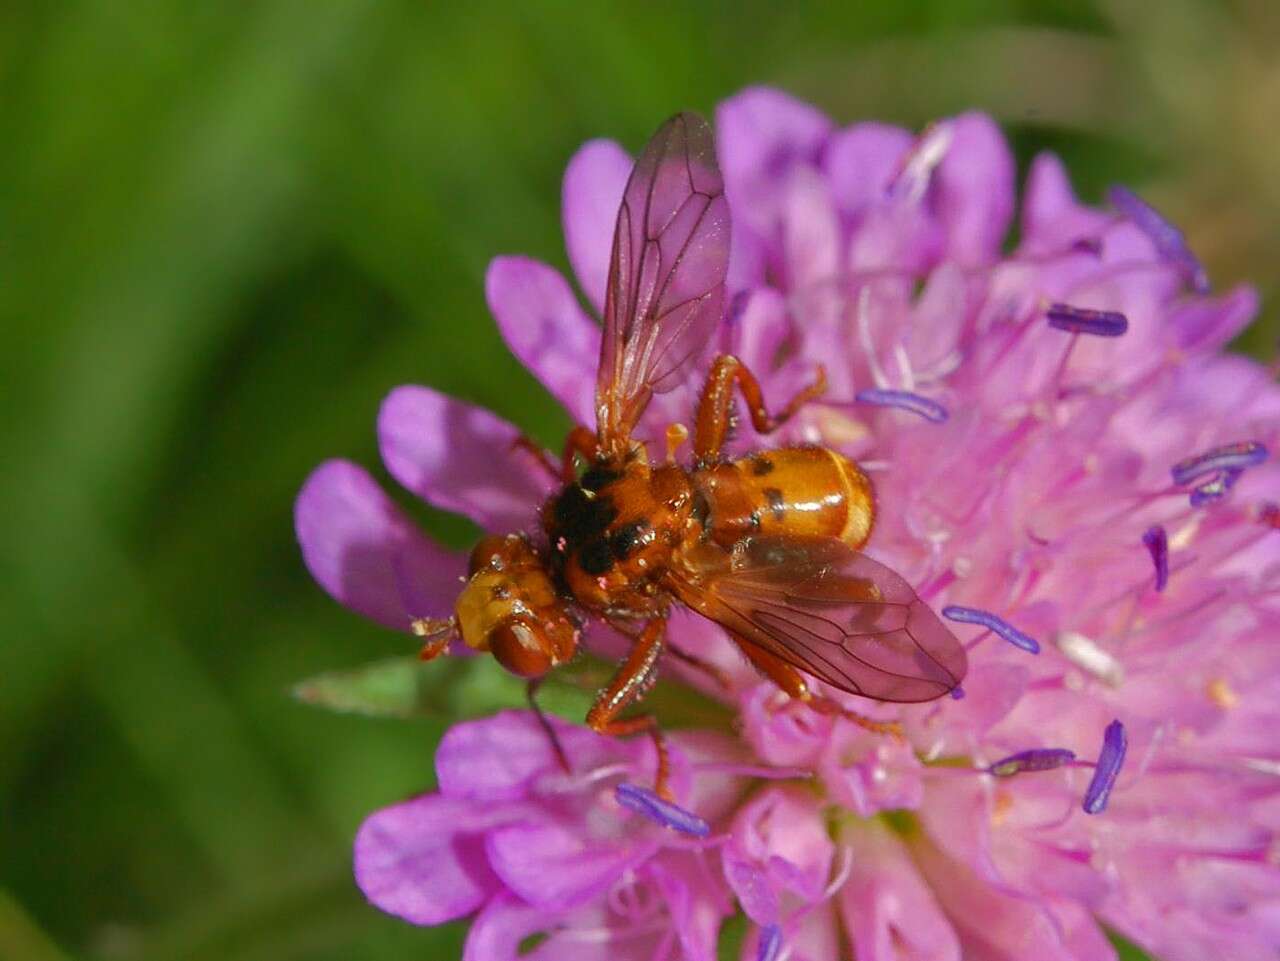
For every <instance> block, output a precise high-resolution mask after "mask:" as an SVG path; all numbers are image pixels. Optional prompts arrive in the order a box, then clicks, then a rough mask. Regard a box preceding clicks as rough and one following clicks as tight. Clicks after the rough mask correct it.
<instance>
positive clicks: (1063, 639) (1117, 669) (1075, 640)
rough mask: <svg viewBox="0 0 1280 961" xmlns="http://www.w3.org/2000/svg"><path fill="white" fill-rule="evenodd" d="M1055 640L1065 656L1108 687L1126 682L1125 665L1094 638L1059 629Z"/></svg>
mask: <svg viewBox="0 0 1280 961" xmlns="http://www.w3.org/2000/svg"><path fill="white" fill-rule="evenodd" d="M1053 641H1054V644H1055V645H1056V646H1057V648H1058V650H1059V651H1061V652H1062V656H1063V657H1065V658H1066V659H1067V660H1068V661H1070V662H1071V663H1072V664H1074V665H1075V666H1076V667H1078V668H1080V669H1081V670H1082V671H1085V672H1086V673H1088V674H1092V675H1093V676H1094V677H1096V678H1097V679H1098V680H1100V681H1102V682H1103V683H1104V684H1106V685H1107V686H1108V687H1119V686H1120V685H1121V684H1123V683H1124V665H1123V664H1121V663H1120V662H1119V661H1117V660H1116V659H1115V658H1114V657H1112V656H1111V655H1110V654H1108V653H1107V652H1106V651H1104V650H1103V649H1102V648H1101V647H1099V646H1098V643H1097V641H1095V640H1093V638H1091V637H1087V636H1085V635H1084V634H1081V633H1079V632H1078V631H1059V632H1058V634H1057V636H1056V637H1054V639H1053Z"/></svg>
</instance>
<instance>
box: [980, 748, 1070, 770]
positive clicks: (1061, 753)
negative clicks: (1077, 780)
mask: <svg viewBox="0 0 1280 961" xmlns="http://www.w3.org/2000/svg"><path fill="white" fill-rule="evenodd" d="M1075 759H1076V752H1075V751H1068V750H1067V749H1066V748H1064V747H1036V748H1032V749H1031V750H1029V751H1019V752H1018V753H1017V754H1010V755H1009V756H1008V757H1005V758H1001V759H1000V760H999V761H996V763H995V764H992V765H991V766H990V767H988V768H987V773H988V774H994V775H995V776H996V777H1013V776H1014V775H1015V774H1021V773H1022V772H1023V771H1052V770H1053V769H1054V768H1058V767H1062V765H1064V764H1066V763H1068V762H1070V761H1074V760H1075Z"/></svg>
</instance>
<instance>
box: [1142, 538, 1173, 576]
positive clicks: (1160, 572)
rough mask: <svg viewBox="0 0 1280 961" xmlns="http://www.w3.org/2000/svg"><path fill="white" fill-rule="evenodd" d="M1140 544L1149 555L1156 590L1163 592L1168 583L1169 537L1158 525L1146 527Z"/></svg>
mask: <svg viewBox="0 0 1280 961" xmlns="http://www.w3.org/2000/svg"><path fill="white" fill-rule="evenodd" d="M1142 543H1143V544H1145V545H1147V550H1148V551H1149V552H1150V553H1151V563H1152V564H1154V565H1155V568H1156V590H1157V591H1163V590H1164V589H1165V587H1166V586H1167V585H1168V583H1169V537H1168V535H1167V534H1165V532H1164V528H1163V527H1161V526H1160V525H1159V524H1156V525H1155V526H1154V527H1148V528H1147V530H1146V533H1144V534H1143V535H1142Z"/></svg>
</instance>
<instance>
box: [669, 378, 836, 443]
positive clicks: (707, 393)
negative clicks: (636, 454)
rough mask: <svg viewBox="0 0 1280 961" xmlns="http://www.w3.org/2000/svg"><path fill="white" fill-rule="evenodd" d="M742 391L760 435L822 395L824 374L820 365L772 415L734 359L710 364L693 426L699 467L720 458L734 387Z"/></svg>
mask: <svg viewBox="0 0 1280 961" xmlns="http://www.w3.org/2000/svg"><path fill="white" fill-rule="evenodd" d="M735 385H736V386H737V387H738V389H739V390H740V391H742V397H743V399H744V400H745V401H746V402H747V409H748V410H749V411H750V412H751V423H752V425H753V426H754V427H755V429H756V430H757V431H758V432H759V433H761V434H768V433H772V432H773V431H775V430H777V429H778V428H779V427H781V426H782V425H783V424H785V423H786V422H787V421H788V420H789V419H790V418H791V417H792V416H793V415H794V414H795V412H796V411H798V410H799V409H800V408H801V407H802V406H804V404H805V403H806V402H807V401H810V400H812V399H813V398H815V397H818V396H819V395H821V394H822V393H823V392H824V391H825V390H826V389H827V373H826V371H825V370H824V369H823V368H822V366H821V365H819V366H818V374H817V376H816V377H815V378H814V380H813V383H812V384H810V385H809V386H808V387H806V388H804V389H803V390H801V391H800V392H799V393H798V394H796V395H795V396H794V397H792V398H791V400H790V401H789V402H788V403H787V405H786V406H785V407H784V408H782V410H781V411H780V412H779V413H778V414H777V415H771V414H770V413H769V409H768V408H767V407H765V405H764V393H763V392H762V391H761V390H760V382H759V381H758V380H756V378H755V375H754V374H753V373H751V371H750V370H748V369H747V368H746V367H745V366H744V365H743V363H742V361H740V360H738V358H737V357H734V356H733V355H732V354H721V355H720V356H719V357H717V358H716V360H715V363H714V364H712V365H711V373H709V374H708V375H707V382H706V384H705V385H703V388H702V396H701V397H700V398H699V400H698V419H697V421H696V423H695V424H694V435H693V452H694V454H695V456H696V457H697V459H698V463H700V464H713V463H715V462H716V461H718V460H719V459H720V453H721V451H722V450H723V449H724V442H725V440H726V439H727V438H728V436H729V421H730V417H731V415H732V413H733V388H734V386H735Z"/></svg>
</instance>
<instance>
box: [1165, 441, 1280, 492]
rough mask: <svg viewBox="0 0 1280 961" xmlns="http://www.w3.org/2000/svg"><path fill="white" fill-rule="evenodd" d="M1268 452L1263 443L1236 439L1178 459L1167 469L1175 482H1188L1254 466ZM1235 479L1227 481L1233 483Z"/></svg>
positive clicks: (1265, 456)
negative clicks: (1219, 472) (1201, 452)
mask: <svg viewBox="0 0 1280 961" xmlns="http://www.w3.org/2000/svg"><path fill="white" fill-rule="evenodd" d="M1268 454H1269V452H1268V451H1267V448H1266V446H1265V445H1263V444H1259V443H1258V442H1257V441H1256V440H1242V441H1236V442H1235V443H1234V444H1223V445H1222V446H1221V447H1215V448H1213V449H1212V450H1207V451H1205V452H1204V453H1203V454H1196V455H1194V456H1193V457H1187V458H1184V459H1183V460H1180V461H1178V463H1176V464H1174V465H1173V467H1171V468H1170V469H1169V473H1170V474H1171V475H1172V477H1173V482H1174V483H1175V484H1188V483H1190V482H1191V481H1193V480H1195V479H1196V478H1197V477H1203V476H1204V475H1206V474H1213V473H1216V472H1218V471H1225V470H1229V469H1230V470H1237V471H1241V470H1244V469H1245V468H1246V467H1256V466H1257V465H1259V464H1261V463H1262V462H1263V461H1265V460H1266V459H1267V456H1268ZM1234 483H1235V479H1234V478H1232V480H1231V481H1230V482H1229V483H1228V486H1230V484H1234Z"/></svg>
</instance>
